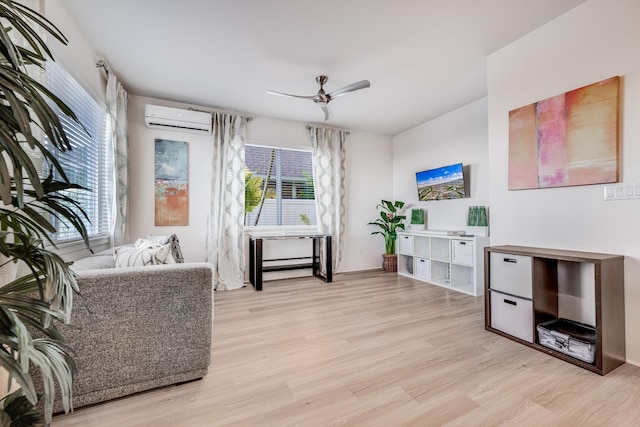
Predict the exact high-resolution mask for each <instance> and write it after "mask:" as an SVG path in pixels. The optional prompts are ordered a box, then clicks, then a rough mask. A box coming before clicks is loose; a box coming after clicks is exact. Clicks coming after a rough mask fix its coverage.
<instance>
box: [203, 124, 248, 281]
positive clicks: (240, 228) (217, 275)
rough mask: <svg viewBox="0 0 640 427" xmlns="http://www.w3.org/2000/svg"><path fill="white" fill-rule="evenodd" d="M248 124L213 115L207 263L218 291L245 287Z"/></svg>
mask: <svg viewBox="0 0 640 427" xmlns="http://www.w3.org/2000/svg"><path fill="white" fill-rule="evenodd" d="M245 121H246V118H243V117H241V116H234V115H231V114H226V113H214V116H213V150H212V151H213V156H212V160H211V161H212V168H211V207H210V210H209V224H208V227H207V261H208V262H210V263H211V264H213V268H214V289H216V290H231V289H238V288H241V287H243V286H244V125H245Z"/></svg>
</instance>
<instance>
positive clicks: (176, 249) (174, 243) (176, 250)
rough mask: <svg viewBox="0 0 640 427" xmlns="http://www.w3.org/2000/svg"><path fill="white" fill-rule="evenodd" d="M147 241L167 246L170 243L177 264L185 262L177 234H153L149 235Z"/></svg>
mask: <svg viewBox="0 0 640 427" xmlns="http://www.w3.org/2000/svg"><path fill="white" fill-rule="evenodd" d="M147 240H149V241H150V242H153V243H157V244H160V245H166V244H167V243H170V244H171V255H173V259H174V260H175V262H177V263H182V262H184V258H183V256H182V250H181V249H180V242H179V241H178V236H176V235H175V234H172V235H171V236H153V235H151V234H147Z"/></svg>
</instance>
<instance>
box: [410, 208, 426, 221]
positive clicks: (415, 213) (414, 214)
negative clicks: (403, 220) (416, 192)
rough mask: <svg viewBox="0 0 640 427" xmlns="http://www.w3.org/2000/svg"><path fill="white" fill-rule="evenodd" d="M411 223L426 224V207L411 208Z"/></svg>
mask: <svg viewBox="0 0 640 427" xmlns="http://www.w3.org/2000/svg"><path fill="white" fill-rule="evenodd" d="M411 224H424V209H418V208H413V209H411Z"/></svg>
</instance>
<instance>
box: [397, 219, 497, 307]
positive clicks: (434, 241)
mask: <svg viewBox="0 0 640 427" xmlns="http://www.w3.org/2000/svg"><path fill="white" fill-rule="evenodd" d="M397 245H398V248H397V249H398V251H397V252H398V274H400V275H402V276H407V277H412V278H414V279H417V280H422V281H424V282H428V283H432V284H434V285H438V286H442V287H445V288H448V289H452V290H455V291H459V292H463V293H465V294H469V295H473V296H479V295H482V294H483V293H484V248H485V247H486V246H488V245H489V238H488V237H481V236H457V235H446V234H443V233H430V232H429V231H411V232H402V233H398V241H397Z"/></svg>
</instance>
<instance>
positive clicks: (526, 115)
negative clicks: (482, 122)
mask: <svg viewBox="0 0 640 427" xmlns="http://www.w3.org/2000/svg"><path fill="white" fill-rule="evenodd" d="M619 105H620V77H617V76H616V77H612V78H609V79H606V80H602V81H600V82H597V83H594V84H591V85H589V86H585V87H582V88H579V89H575V90H572V91H570V92H566V93H563V94H561V95H557V96H554V97H551V98H547V99H544V100H542V101H538V102H534V103H533V104H529V105H525V106H524V107H520V108H517V109H515V110H512V111H510V112H509V190H522V189H531V188H551V187H567V186H574V185H589V184H605V183H612V182H619V174H620V172H619V171H620V164H619V163H620V158H619V152H620V149H619V134H618V132H619V130H618V123H619V117H618V114H619Z"/></svg>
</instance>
